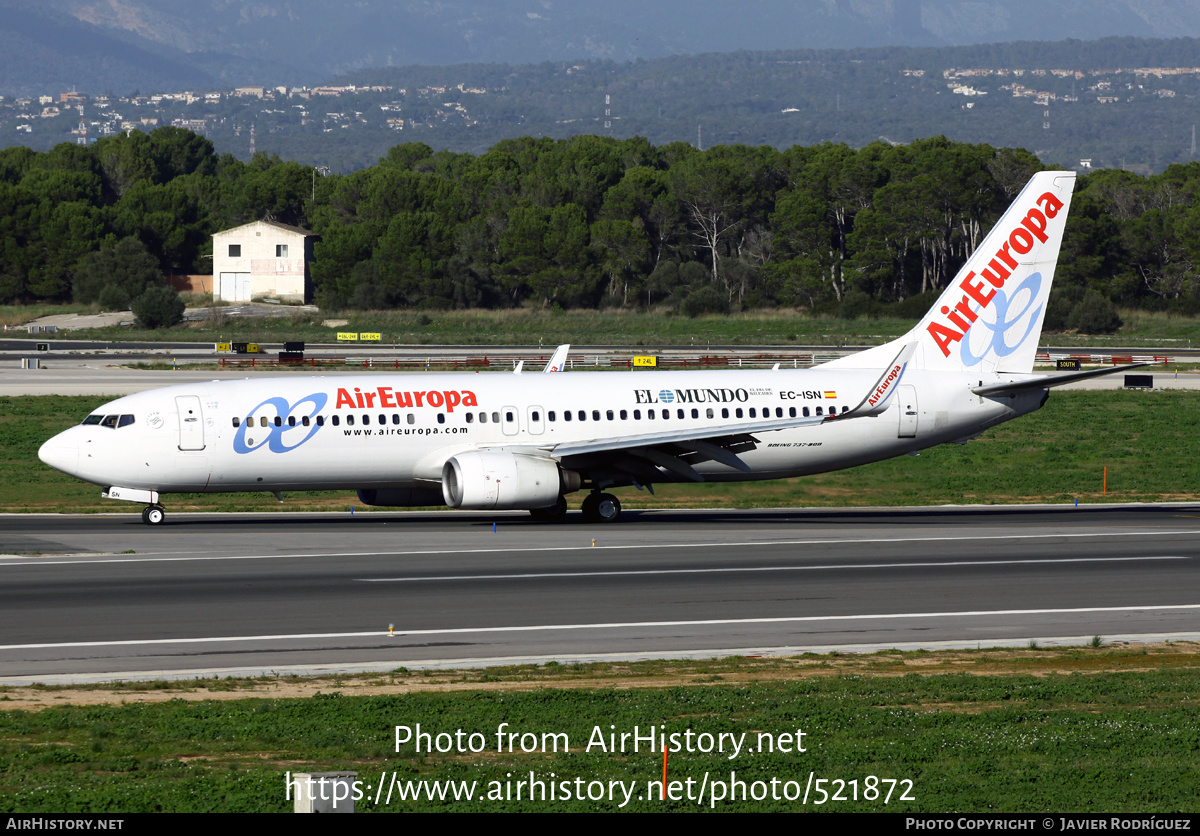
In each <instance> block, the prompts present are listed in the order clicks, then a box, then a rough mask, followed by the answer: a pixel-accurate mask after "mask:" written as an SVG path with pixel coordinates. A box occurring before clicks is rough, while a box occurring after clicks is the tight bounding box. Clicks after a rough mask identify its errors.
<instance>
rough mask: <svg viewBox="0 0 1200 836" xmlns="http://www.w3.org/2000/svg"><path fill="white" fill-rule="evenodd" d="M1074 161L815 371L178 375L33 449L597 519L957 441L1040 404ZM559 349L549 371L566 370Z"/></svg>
mask: <svg viewBox="0 0 1200 836" xmlns="http://www.w3.org/2000/svg"><path fill="white" fill-rule="evenodd" d="M1074 184H1075V175H1074V174H1073V173H1071V172H1062V171H1050V172H1042V173H1039V174H1036V175H1034V177H1033V178H1032V179H1031V180H1030V181H1029V183H1028V185H1027V186H1026V187H1025V189H1024V190H1023V191H1022V192H1021V194H1020V195H1019V196H1018V197H1017V199H1016V202H1015V203H1014V204H1013V205H1012V206H1011V207H1010V208H1009V209H1008V211H1007V212H1006V213H1005V214H1004V216H1003V217H1002V218H1001V219H1000V221H999V222H998V223H997V224H996V226H995V227H994V228H993V229H992V231H991V233H990V234H989V235H988V236H987V238H986V239H984V241H983V243H982V244H981V245H980V246H979V248H978V249H977V250H976V251H975V254H974V255H973V256H972V257H971V258H970V260H969V261H968V262H967V264H966V265H965V266H964V267H963V269H962V270H961V271H960V272H959V274H958V275H957V276H956V277H955V279H954V281H953V282H951V283H950V285H949V286H948V288H947V289H946V291H945V293H943V294H942V296H941V298H940V299H939V300H938V301H937V303H936V304H935V305H934V307H933V309H932V310H930V311H929V313H927V314H926V315H925V318H924V319H922V320H921V322H920V323H919V324H918V325H917V326H916V327H914V328H913V329H912V330H911V331H909V332H908V333H907V334H905V335H904V336H903V337H901V338H899V339H897V340H893V341H892V342H889V343H887V344H885V345H881V346H877V347H875V348H872V349H869V350H867V351H863V352H861V353H859V354H855V355H852V356H847V357H843V358H839V359H837V360H834V361H832V362H829V363H825V364H823V365H821V366H817V367H815V368H812V369H795V370H793V369H780V368H775V369H772V370H741V369H738V370H727V371H682V372H649V371H636V372H635V371H620V372H589V373H584V372H575V373H569V374H553V375H549V376H547V375H543V374H533V375H530V374H517V375H511V374H478V373H476V374H469V373H454V374H404V375H391V374H372V375H357V376H342V375H338V376H330V377H302V378H293V379H289V380H283V379H268V380H238V381H214V382H211V383H194V384H187V385H183V386H171V387H168V388H165V389H158V390H154V391H149V392H142V393H139V394H135V395H129V396H127V397H123V398H119V399H117V400H115V401H112V402H111V403H108V404H105V405H104V406H102V407H101V408H100V409H98V410H97V411H96V412H95V413H94V414H92V415H89V416H87V417H86V418H85V419H84V420H83V423H82V424H80V425H79V426H76V427H72V428H71V429H69V430H66V431H65V432H62V433H60V434H59V435H57V436H55V437H54V438H52V439H50V440H49V441H47V442H46V443H45V444H44V445H42V448H41V450H40V451H39V452H38V455H39V457H40V458H41V459H42V461H43V462H45V463H46V464H48V465H50V466H51V467H54V468H57V469H58V470H61V471H63V472H65V473H69V474H71V475H73V476H77V477H78V478H80V479H84V480H86V481H89V482H94V483H96V484H98V485H101V486H103V488H104V491H103V495H104V496H106V497H108V498H110V499H122V500H127V501H130V502H137V503H143V504H145V506H146V507H145V509H144V510H143V512H142V518H143V519H144V520H145V522H147V523H149V524H152V525H155V524H159V523H161V522H162V521H163V519H164V516H165V514H164V509H163V507H162V506H161V505H160V504H159V498H160V495H161V494H167V493H182V492H200V493H208V492H213V493H215V492H227V491H270V492H274V493H276V494H279V493H280V492H283V491H293V490H345V489H353V490H357V491H358V495H359V498H360V499H361V500H362V502H364V503H366V504H370V505H382V506H392V507H403V506H409V507H412V506H428V505H443V504H444V505H448V506H450V507H452V508H461V509H469V510H492V509H526V510H529V511H530V512H532V513H533V515H534V516H535V517H537V518H539V519H545V520H557V519H561V518H562V517H563V516H564V515H565V514H566V511H567V502H566V499H565V498H564V497H565V495H566V494H569V493H572V492H574V491H579V490H586V491H588V495H587V497H586V498H585V499H584V501H583V513H584V516H585V517H586V518H587V519H588V520H589V521H592V522H610V521H613V520H616V519H617V518H618V516H620V512H621V505H620V502H619V501H618V500H617V498H616V497H614V496H613V495H612V494H610V493H607V491H608V490H610V489H612V488H616V487H622V486H629V485H633V486H637V487H638V488H647V489H651V490H652V489H653V485H654V484H655V483H661V482H686V481H695V482H703V481H740V480H750V479H779V478H783V477H789V476H804V475H806V474H811V473H822V472H825V471H831V470H839V469H841V468H847V467H853V466H855V465H860V464H865V463H867V462H873V461H878V460H880V459H886V458H890V457H893V456H899V455H902V454H905V453H911V452H914V451H917V450H921V449H924V448H927V447H932V446H934V445H937V444H943V443H946V442H951V441H960V442H961V441H965V440H967V439H970V438H973V437H975V436H977V435H979V434H980V433H981V432H983V431H984V430H985V429H987V428H988V427H991V426H994V425H996V424H999V423H1001V422H1003V421H1008V420H1009V419H1012V418H1016V417H1017V416H1019V415H1024V414H1025V413H1028V412H1032V411H1034V410H1036V409H1038V408H1039V407H1041V406H1042V404H1044V403H1045V402H1046V398H1047V397H1048V395H1049V392H1048V390H1049V387H1052V386H1057V385H1060V384H1063V383H1067V382H1070V381H1073V380H1079V379H1082V378H1085V377H1091V376H1094V375H1098V374H1108V373H1112V372H1113V371H1118V370H1119V369H1114V368H1107V369H1099V370H1094V371H1086V372H1078V373H1074V374H1065V375H1057V376H1038V375H1034V374H1033V373H1032V370H1033V361H1034V354H1035V352H1036V349H1037V344H1038V338H1039V337H1040V334H1041V326H1042V319H1043V316H1044V314H1045V310H1046V302H1047V298H1048V296H1049V293H1050V284H1051V281H1052V279H1053V274H1054V266H1055V263H1056V261H1057V259H1058V253H1059V245H1060V243H1061V241H1062V235H1063V227H1064V225H1065V224H1066V218H1067V211H1068V209H1069V207H1070V202H1071V191H1072V188H1073V187H1074ZM565 356H566V347H565V346H564V347H562V349H560V351H558V352H556V353H555V357H554V359H553V360H552V361H551V363H550V364H548V366H547V368H546V371H555V370H557V369H558V368H561V366H562V364H563V362H564V360H565Z"/></svg>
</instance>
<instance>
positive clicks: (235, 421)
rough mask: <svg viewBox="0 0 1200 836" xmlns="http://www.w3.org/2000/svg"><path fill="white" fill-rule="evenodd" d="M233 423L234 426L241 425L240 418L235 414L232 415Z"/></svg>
mask: <svg viewBox="0 0 1200 836" xmlns="http://www.w3.org/2000/svg"><path fill="white" fill-rule="evenodd" d="M233 425H234V426H235V427H240V426H241V425H242V419H241V418H239V417H237V416H236V415H235V416H233Z"/></svg>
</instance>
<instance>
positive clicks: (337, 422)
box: [330, 415, 342, 427]
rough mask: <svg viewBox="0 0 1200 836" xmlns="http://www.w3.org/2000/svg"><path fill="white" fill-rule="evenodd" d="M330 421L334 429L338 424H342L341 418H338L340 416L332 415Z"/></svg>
mask: <svg viewBox="0 0 1200 836" xmlns="http://www.w3.org/2000/svg"><path fill="white" fill-rule="evenodd" d="M330 420H331V421H333V425H334V426H335V427H336V426H337V425H338V424H340V423H342V419H341V417H340V416H337V415H334V416H333V417H332V418H331V419H330Z"/></svg>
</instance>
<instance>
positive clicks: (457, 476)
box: [442, 450, 580, 511]
mask: <svg viewBox="0 0 1200 836" xmlns="http://www.w3.org/2000/svg"><path fill="white" fill-rule="evenodd" d="M579 482H580V479H579V474H578V473H574V472H573V471H562V470H560V469H559V467H558V464H557V463H556V462H553V461H551V460H550V459H545V458H540V457H538V456H524V455H521V454H519V453H507V452H503V451H499V450H498V451H494V452H489V451H481V452H478V453H460V454H459V455H457V456H455V457H453V458H452V459H450V460H449V461H447V462H446V463H445V464H444V465H443V466H442V497H443V499H445V501H446V504H447V505H449V506H450V507H451V508H462V509H465V510H468V511H511V510H518V509H521V510H530V509H533V508H548V507H550V506H551V505H553V504H554V503H556V502H557V501H558V498H559V496H561V495H562V494H563V493H566V492H568V491H573V490H578V489H579Z"/></svg>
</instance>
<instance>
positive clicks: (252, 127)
mask: <svg viewBox="0 0 1200 836" xmlns="http://www.w3.org/2000/svg"><path fill="white" fill-rule="evenodd" d="M250 159H254V123H253V122H251V123H250Z"/></svg>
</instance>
